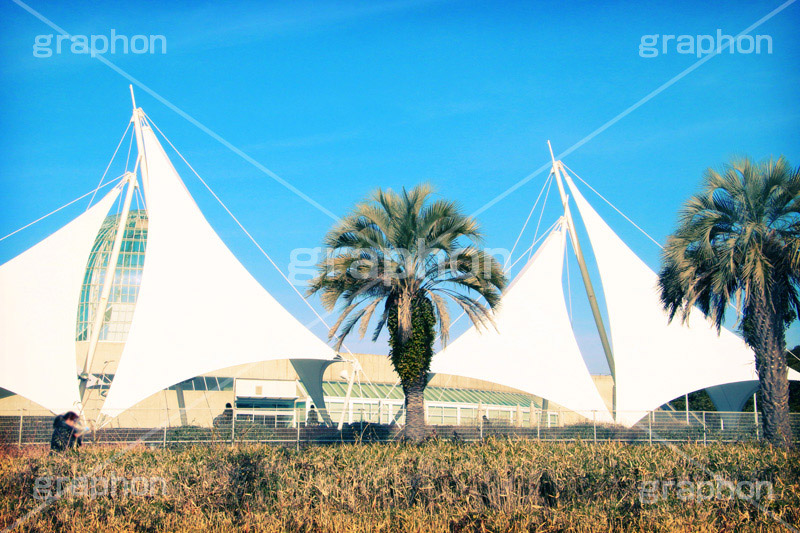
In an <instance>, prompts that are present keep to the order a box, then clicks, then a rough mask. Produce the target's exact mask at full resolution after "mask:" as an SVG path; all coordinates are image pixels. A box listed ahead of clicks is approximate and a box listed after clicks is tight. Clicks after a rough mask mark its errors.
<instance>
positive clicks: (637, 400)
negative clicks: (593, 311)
mask: <svg viewBox="0 0 800 533" xmlns="http://www.w3.org/2000/svg"><path fill="white" fill-rule="evenodd" d="M565 178H566V181H567V184H568V185H569V188H570V190H571V191H572V194H573V197H574V199H575V203H576V204H577V206H578V210H579V211H580V214H581V218H582V219H583V222H584V225H585V226H586V231H587V233H588V234H589V240H590V241H591V244H592V250H593V251H594V256H595V260H596V262H597V268H598V270H599V272H600V279H601V282H602V285H603V292H604V294H605V301H606V307H607V309H608V319H609V322H610V324H609V329H610V330H611V341H612V344H613V352H614V363H615V367H616V409H617V421H618V422H620V423H623V424H626V425H633V424H634V423H636V422H637V421H638V420H640V419H641V418H642V417H644V416H645V415H646V414H647V412H649V411H651V410H653V409H657V408H659V407H660V406H661V405H664V404H665V403H667V402H668V401H670V400H672V399H674V398H676V397H678V396H681V395H683V394H685V393H688V392H693V391H696V390H699V389H704V388H706V387H712V386H714V385H721V384H724V383H732V382H739V381H750V380H757V379H758V377H757V375H756V371H755V358H754V355H753V352H752V350H751V349H750V348H749V347H748V346H747V345H746V344H745V343H744V341H743V340H741V339H740V338H739V337H738V336H736V335H734V334H733V333H731V332H730V331H728V330H727V329H725V328H723V329H722V330H721V331H720V333H719V334H717V330H716V328H715V327H714V326H713V324H712V323H711V322H710V321H709V320H707V319H706V317H705V316H704V315H703V313H702V312H700V310H698V309H695V310H694V311H693V312H692V313H691V316H690V318H689V320H688V321H687V323H685V324H682V323H681V319H680V317H676V318H675V320H673V321H672V322H669V321H668V316H667V313H666V312H665V311H664V309H663V307H662V304H661V300H660V297H659V293H658V287H657V284H658V275H657V274H656V273H655V272H653V271H652V270H650V268H649V267H648V266H647V265H646V264H645V263H644V262H643V261H642V260H641V259H639V257H638V256H636V254H634V253H633V251H632V250H631V249H630V248H628V247H627V246H626V245H625V243H624V242H622V240H621V239H620V238H619V237H618V236H617V235H616V233H614V231H613V230H612V229H611V228H610V227H609V226H608V225H607V224H606V223H605V221H604V220H603V219H602V218H600V215H598V214H597V212H596V211H595V210H594V209H593V208H592V207H591V206H590V205H589V203H588V202H587V201H586V199H585V198H584V197H583V195H581V193H580V191H579V190H578V189H577V188H576V187H575V184H574V182H573V181H572V179H571V178H570V177H569V175H567V174H565Z"/></svg>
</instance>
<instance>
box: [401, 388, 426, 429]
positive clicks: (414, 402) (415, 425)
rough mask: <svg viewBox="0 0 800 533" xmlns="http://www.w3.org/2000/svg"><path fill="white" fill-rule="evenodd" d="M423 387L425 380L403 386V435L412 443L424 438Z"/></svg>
mask: <svg viewBox="0 0 800 533" xmlns="http://www.w3.org/2000/svg"><path fill="white" fill-rule="evenodd" d="M425 385H426V379H425V378H424V377H423V378H422V379H420V380H417V381H415V382H412V383H409V384H405V383H404V384H403V393H404V394H405V395H406V426H405V431H404V435H405V437H406V438H408V439H410V440H412V441H420V440H422V439H423V437H425V399H424V394H425Z"/></svg>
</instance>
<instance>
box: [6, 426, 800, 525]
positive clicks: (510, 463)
mask: <svg viewBox="0 0 800 533" xmlns="http://www.w3.org/2000/svg"><path fill="white" fill-rule="evenodd" d="M122 450H123V449H121V448H120V449H113V448H105V449H103V448H94V449H91V448H88V449H84V450H81V451H80V452H79V453H76V454H70V455H67V456H58V457H51V456H48V455H47V453H46V451H44V450H41V449H38V450H37V449H31V450H25V451H22V452H18V451H16V450H14V449H7V450H6V451H5V452H4V453H2V455H0V527H5V526H9V525H11V524H13V523H14V522H15V520H16V519H18V518H19V517H22V516H24V515H25V514H26V513H28V512H29V511H31V510H33V509H35V508H36V507H37V506H38V505H39V504H40V503H41V501H40V500H37V499H36V498H34V491H35V489H36V483H37V482H36V479H37V478H40V481H39V482H38V483H39V485H38V486H39V489H40V495H43V496H46V494H47V492H48V491H49V490H54V489H55V487H56V482H55V481H52V482H51V485H50V486H49V487H48V484H47V483H48V482H46V481H42V479H43V478H46V476H51V477H63V478H68V479H70V480H71V481H70V483H71V485H68V486H72V487H74V488H75V489H76V490H77V491H80V490H83V489H82V488H81V487H82V485H80V483H81V482H80V476H82V475H94V476H97V477H99V478H100V479H99V480H98V481H96V483H100V484H99V485H96V489H95V490H97V491H99V494H97V495H95V497H90V496H87V495H82V494H80V493H77V494H73V495H67V496H65V497H62V498H60V499H58V500H56V501H54V502H52V503H50V504H49V505H46V506H45V507H44V509H43V510H42V511H41V512H38V513H35V514H33V515H32V516H31V517H30V518H29V519H28V520H27V521H26V522H25V523H24V524H22V525H21V527H20V530H28V531H46V532H49V531H52V532H56V531H58V532H60V531H98V530H103V531H132V530H147V531H161V530H164V531H196V530H217V531H227V530H231V529H238V530H244V531H341V532H350V531H398V532H399V531H736V532H740V531H778V530H780V529H781V526H780V523H779V522H778V521H776V518H780V519H781V520H784V521H785V522H787V523H789V524H793V525H794V526H795V527H797V526H798V525H799V524H800V453H798V452H784V451H780V450H775V449H771V448H766V447H759V446H751V445H713V446H708V447H703V446H697V445H683V446H680V447H678V448H677V449H673V448H668V447H663V446H643V445H642V446H634V445H615V444H598V445H592V444H584V443H567V444H561V443H542V442H532V441H508V440H499V439H498V440H488V441H486V442H484V443H480V444H463V443H451V442H438V443H437V442H430V443H425V444H422V445H418V446H415V445H403V444H388V445H341V446H327V447H322V446H320V447H310V448H307V449H304V450H301V451H299V452H297V451H293V450H287V449H283V448H277V447H268V446H247V447H235V448H230V447H226V446H220V447H203V446H198V447H193V448H187V449H184V450H177V449H175V450H170V449H167V450H162V449H154V450H148V449H134V450H129V451H126V452H125V453H120V452H122ZM104 464H105V465H106V466H104V467H102V465H104ZM101 467H102V468H101ZM93 471H94V473H93ZM712 475H718V476H721V478H724V479H726V480H730V481H733V482H734V483H736V482H737V481H743V482H745V485H743V487H746V486H747V484H746V482H750V481H760V482H762V483H763V482H769V483H771V484H772V491H773V497H772V498H762V499H761V501H760V502H759V505H760V506H762V508H763V509H764V510H767V511H769V512H770V513H772V515H773V516H770V515H769V514H768V513H767V512H765V511H764V510H760V509H759V508H758V507H757V506H756V505H753V504H752V503H750V502H748V501H745V500H743V499H740V498H734V499H727V497H726V496H727V495H728V494H729V492H726V491H725V490H723V491H722V492H721V496H722V497H723V498H722V499H717V498H712V499H705V498H706V497H707V495H708V494H709V493H713V488H710V487H709V485H705V486H704V487H705V488H704V489H703V490H704V491H705V492H704V493H703V494H702V495H701V496H700V497H697V496H696V495H695V497H694V498H692V499H691V500H690V501H686V500H685V499H681V498H680V497H679V496H680V493H679V490H678V489H677V488H674V487H673V488H667V489H666V490H664V486H665V485H666V484H668V483H669V482H678V481H689V482H691V483H692V485H691V486H692V487H699V486H700V485H698V483H703V482H705V481H707V480H709V479H712V477H711V476H712ZM114 477H116V478H118V479H131V478H137V477H138V478H147V479H150V478H154V477H159V478H163V479H164V484H163V485H160V484H158V483H155V482H148V483H150V484H149V487H150V489H151V490H153V492H154V493H155V494H154V495H148V496H144V495H133V494H127V495H126V494H123V492H124V491H123V484H122V482H118V485H117V491H116V492H117V493H116V494H114V495H111V494H108V493H106V494H103V492H104V491H105V490H106V489H104V486H103V478H105V479H106V480H108V479H110V478H114ZM642 482H650V483H652V482H659V483H660V485H659V487H660V488H659V489H658V491H657V492H647V493H646V494H645V496H646V497H647V499H648V500H653V499H658V501H656V502H655V503H647V502H646V501H645V502H642V499H641V498H640V492H641V489H642ZM648 487H653V485H648ZM164 489H165V490H164ZM743 490H745V489H743ZM139 491H140V492H141V483H140V488H139ZM107 492H111V488H109V489H107ZM762 492H763V493H766V491H762ZM684 494H685V493H684ZM663 495H666V498H663V497H662V496H663ZM654 496H658V498H654Z"/></svg>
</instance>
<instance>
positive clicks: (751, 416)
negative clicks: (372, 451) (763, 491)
mask: <svg viewBox="0 0 800 533" xmlns="http://www.w3.org/2000/svg"><path fill="white" fill-rule="evenodd" d="M426 411H427V413H426V416H427V422H428V425H427V427H426V432H427V434H428V435H429V437H430V438H441V439H454V440H463V441H477V440H482V439H485V438H487V437H490V436H499V437H508V438H525V439H539V440H549V441H574V440H582V441H588V442H638V443H650V444H653V443H665V442H670V443H678V442H694V443H704V444H705V443H712V442H753V441H758V440H760V438H761V425H760V422H761V420H760V415H756V414H755V413H752V412H711V411H689V412H685V411H652V412H650V413H647V414H646V415H645V416H644V418H642V419H641V420H640V421H639V422H638V423H637V424H636V425H635V426H633V427H630V428H629V427H625V426H622V425H618V424H612V423H607V422H601V421H600V420H602V416H600V414H599V413H597V414H596V413H583V415H584V416H581V415H579V414H577V413H574V412H571V411H553V410H528V411H527V412H523V411H522V409H518V410H517V411H516V412H511V413H510V414H509V412H508V410H507V409H506V410H492V409H491V408H483V409H481V408H478V409H470V410H463V411H462V412H459V413H458V416H457V420H456V417H454V415H452V414H442V413H441V412H440V411H436V410H435V409H431V407H430V406H429V407H428V408H427V409H426ZM361 414H362V415H363V416H355V417H353V416H352V414H351V415H350V416H349V417H346V418H347V419H346V420H343V419H342V412H341V411H339V412H332V413H328V412H327V411H323V410H319V411H318V410H315V409H310V410H308V409H302V408H301V409H246V410H235V409H225V410H223V411H221V412H220V411H219V410H217V411H212V410H209V409H196V408H192V409H179V410H175V409H172V410H166V409H130V410H128V411H126V412H125V413H123V415H121V416H119V417H116V418H113V419H106V420H103V419H100V420H97V421H89V422H88V424H87V425H86V428H87V429H89V430H90V431H89V432H88V433H87V434H86V435H85V436H84V438H83V442H84V444H87V443H94V444H104V445H105V444H143V445H149V446H163V447H166V446H179V445H190V444H199V443H208V444H213V443H217V444H231V443H256V442H260V443H274V444H280V445H292V446H298V447H299V446H304V445H308V444H331V443H341V442H384V441H392V440H399V439H402V438H403V428H404V422H405V416H404V413H403V410H402V408H401V409H399V410H394V411H392V413H391V419H390V420H388V421H387V418H389V417H386V416H385V417H384V419H383V420H382V421H380V422H379V421H378V418H379V416H378V415H379V414H378V415H376V414H375V413H368V412H366V411H365V412H364V413H361ZM354 418H355V419H354ZM790 419H791V424H792V429H793V432H794V435H795V438H796V439H797V438H798V437H799V436H800V413H792V414H791V415H790ZM53 420H54V416H53V415H52V413H49V412H46V411H33V410H27V409H24V410H19V411H17V412H10V411H0V446H19V447H22V446H31V445H48V444H49V443H50V437H51V434H52V430H53Z"/></svg>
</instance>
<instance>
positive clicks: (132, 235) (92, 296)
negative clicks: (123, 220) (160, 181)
mask: <svg viewBox="0 0 800 533" xmlns="http://www.w3.org/2000/svg"><path fill="white" fill-rule="evenodd" d="M119 217H120V214H115V215H109V216H108V217H106V219H105V221H104V222H103V225H102V226H101V227H100V230H99V231H98V232H97V237H96V238H95V241H94V244H93V245H92V251H91V253H90V254H89V259H88V261H87V264H86V273H85V275H84V278H83V284H82V285H81V297H80V303H79V305H78V318H77V329H76V336H75V340H76V341H79V342H80V341H88V340H89V339H90V337H91V328H92V325H93V322H94V319H95V316H96V313H97V307H98V304H99V301H100V292H101V291H102V289H103V282H104V281H105V277H106V269H107V267H108V261H109V259H110V256H111V250H112V248H113V246H114V239H115V238H116V235H117V227H118V225H119ZM146 247H147V212H146V211H145V210H143V209H142V210H131V211H130V212H129V213H128V221H127V224H126V225H125V235H124V236H123V240H122V247H121V248H120V253H119V258H118V260H117V269H116V271H115V274H114V282H113V284H112V285H111V294H110V296H109V298H108V306H107V307H106V309H105V313H106V316H105V320H104V321H103V326H102V331H101V332H100V340H101V341H104V342H125V340H126V339H127V337H128V330H129V329H130V325H131V320H133V310H134V308H135V307H136V299H137V297H138V295H139V284H140V283H141V280H142V269H143V268H144V257H145V248H146Z"/></svg>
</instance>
